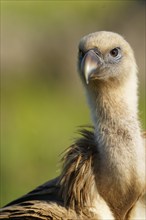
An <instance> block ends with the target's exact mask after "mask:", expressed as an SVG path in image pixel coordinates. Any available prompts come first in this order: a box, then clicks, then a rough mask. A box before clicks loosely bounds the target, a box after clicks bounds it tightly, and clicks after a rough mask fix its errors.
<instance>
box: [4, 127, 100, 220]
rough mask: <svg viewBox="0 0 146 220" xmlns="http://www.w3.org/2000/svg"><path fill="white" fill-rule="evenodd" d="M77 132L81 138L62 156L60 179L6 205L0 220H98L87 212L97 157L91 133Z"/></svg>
mask: <svg viewBox="0 0 146 220" xmlns="http://www.w3.org/2000/svg"><path fill="white" fill-rule="evenodd" d="M79 133H80V134H81V135H82V137H81V138H80V139H78V140H77V141H76V142H75V143H74V144H73V145H72V146H71V147H69V148H68V149H67V150H66V152H65V154H64V157H63V159H62V161H63V170H62V173H61V175H60V177H58V178H56V179H54V180H52V181H49V182H47V183H45V184H43V185H41V186H40V187H38V188H36V189H35V190H33V191H32V192H30V193H28V194H27V195H25V196H23V197H21V198H20V199H18V200H15V201H13V202H11V203H9V204H8V206H6V207H5V208H3V209H1V215H0V219H13V220H15V219H24V220H25V219H40V220H41V219H57V220H58V219H89V218H90V219H99V218H98V216H97V215H96V214H95V213H93V212H92V211H91V210H90V208H91V206H92V199H93V197H94V193H93V192H94V190H93V187H94V182H95V181H94V174H93V161H94V156H95V155H96V154H97V150H96V149H97V148H96V146H95V141H94V132H93V131H91V130H90V131H89V130H86V129H82V130H81V131H80V132H79Z"/></svg>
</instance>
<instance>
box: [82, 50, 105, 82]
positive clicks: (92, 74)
mask: <svg viewBox="0 0 146 220" xmlns="http://www.w3.org/2000/svg"><path fill="white" fill-rule="evenodd" d="M102 63H103V62H102V58H101V57H100V55H98V54H97V53H96V52H95V51H94V50H93V49H92V50H89V51H87V52H86V54H85V55H84V57H83V60H82V62H81V71H82V73H83V74H84V77H85V80H86V83H87V84H88V83H89V80H90V79H95V78H98V73H99V69H100V67H101V65H102Z"/></svg>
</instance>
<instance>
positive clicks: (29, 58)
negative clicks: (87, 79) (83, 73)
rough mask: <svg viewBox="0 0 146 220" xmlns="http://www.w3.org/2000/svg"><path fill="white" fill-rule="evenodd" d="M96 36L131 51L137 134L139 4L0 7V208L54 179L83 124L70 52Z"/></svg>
mask: <svg viewBox="0 0 146 220" xmlns="http://www.w3.org/2000/svg"><path fill="white" fill-rule="evenodd" d="M99 30H109V31H114V32H118V33H120V34H122V35H123V36H124V37H125V38H126V39H127V40H128V42H129V43H130V44H131V46H132V47H133V49H134V51H135V56H136V59H137V63H138V66H139V79H140V84H139V87H140V93H139V94H140V118H141V122H142V126H143V128H145V114H144V113H145V105H144V104H145V103H144V95H145V90H144V89H145V75H144V74H145V47H144V45H145V1H141V0H138V1H134V0H133V1H128V0H126V1H122V0H121V1H120V0H117V1H110V0H107V1H104V0H103V1H91V0H90V1H35V0H34V1H12V0H11V1H6V0H5V1H1V49H2V50H1V158H0V159H1V164H0V165H1V169H0V171H1V173H0V178H1V180H0V184H1V188H0V190H1V192H0V201H1V206H3V205H4V204H6V203H8V202H10V201H11V200H13V199H16V198H17V197H19V196H21V195H23V194H25V193H27V192H28V191H30V190H32V189H33V188H35V187H36V186H38V185H40V184H42V183H43V182H45V181H47V180H48V179H50V178H53V177H55V176H56V175H59V172H60V170H59V168H60V164H59V163H58V161H59V159H60V157H59V155H60V154H61V152H62V151H63V150H64V149H65V148H67V147H68V146H69V145H70V144H71V143H72V142H73V139H74V137H76V136H77V135H76V133H75V131H76V129H77V126H79V125H85V124H89V123H91V121H90V115H89V111H88V107H87V105H86V100H85V97H84V92H83V89H82V85H81V82H80V80H79V77H78V74H77V68H76V61H77V46H78V42H79V39H80V38H81V37H82V36H84V35H86V34H88V33H90V32H95V31H99ZM131 96H132V91H131Z"/></svg>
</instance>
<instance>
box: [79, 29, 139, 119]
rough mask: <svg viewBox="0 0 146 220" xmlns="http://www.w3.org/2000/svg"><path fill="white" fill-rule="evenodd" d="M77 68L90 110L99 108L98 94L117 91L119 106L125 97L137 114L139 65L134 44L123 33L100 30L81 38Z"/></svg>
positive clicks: (111, 94) (115, 93) (110, 93)
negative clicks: (132, 46)
mask: <svg viewBox="0 0 146 220" xmlns="http://www.w3.org/2000/svg"><path fill="white" fill-rule="evenodd" d="M78 70H79V74H80V77H81V79H82V82H83V85H84V87H85V90H86V93H87V95H86V96H87V99H88V103H89V105H90V108H91V110H93V111H94V109H95V108H97V105H98V103H99V102H98V101H97V99H98V98H99V97H101V96H102V95H104V97H105V96H106V94H108V95H109V100H112V99H113V100H114V99H115V95H116V100H117V106H118V105H119V103H120V100H121V101H122V102H123V100H124V102H125V103H127V104H128V106H129V107H128V108H129V109H130V110H131V111H132V112H134V114H137V103H138V102H137V65H136V61H135V57H134V53H133V50H132V48H131V46H130V45H129V43H128V42H127V41H126V40H125V39H124V38H123V37H122V36H121V35H119V34H117V33H113V32H108V31H99V32H95V33H91V34H89V35H86V36H84V37H83V38H81V40H80V43H79V52H78ZM131 92H132V95H131ZM98 100H99V99H98ZM92 118H94V113H93V112H92ZM96 120H97V119H96ZM94 121H95V119H94Z"/></svg>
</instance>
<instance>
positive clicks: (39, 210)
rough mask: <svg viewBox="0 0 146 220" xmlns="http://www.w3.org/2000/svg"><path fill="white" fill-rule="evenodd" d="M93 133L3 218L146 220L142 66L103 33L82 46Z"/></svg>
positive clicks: (121, 40) (80, 62) (115, 38)
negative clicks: (139, 85)
mask: <svg viewBox="0 0 146 220" xmlns="http://www.w3.org/2000/svg"><path fill="white" fill-rule="evenodd" d="M78 69H79V74H80V78H81V80H82V82H83V86H84V88H85V91H86V94H87V100H88V103H89V107H90V110H91V116H92V120H93V126H94V127H93V128H88V129H82V130H81V131H80V134H81V138H79V139H78V140H77V141H76V142H75V143H74V144H73V145H71V146H70V147H69V148H68V149H67V150H66V152H65V154H64V157H63V168H62V172H61V174H60V176H58V177H57V178H56V179H54V180H51V181H49V182H47V183H45V184H44V185H42V186H40V187H38V188H36V189H35V190H33V191H32V192H30V193H28V194H27V195H25V196H23V197H21V198H19V199H17V200H15V201H13V202H11V203H9V204H8V205H7V206H6V207H4V208H2V209H1V215H0V219H56V220H57V219H82V220H86V219H96V220H103V219H104V220H110V219H111V220H137V219H146V213H145V207H144V204H143V203H142V202H141V201H142V198H143V196H144V193H145V147H144V141H143V137H142V135H141V128H140V124H139V119H138V112H137V110H138V108H137V81H138V80H137V66H136V62H135V58H134V55H133V51H132V49H131V47H130V45H129V44H128V43H127V41H126V40H125V39H124V38H123V37H121V36H120V35H118V34H116V33H112V32H106V31H100V32H95V33H92V34H89V35H87V36H85V37H83V38H82V39H81V41H80V43H79V54H78Z"/></svg>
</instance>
